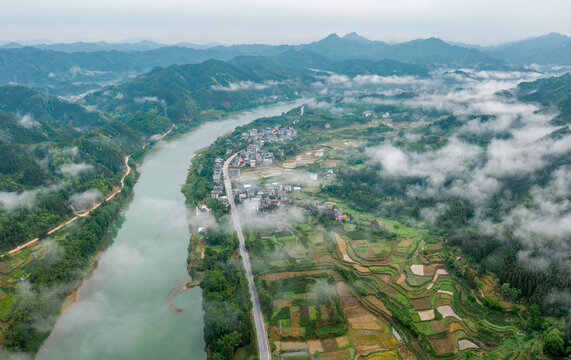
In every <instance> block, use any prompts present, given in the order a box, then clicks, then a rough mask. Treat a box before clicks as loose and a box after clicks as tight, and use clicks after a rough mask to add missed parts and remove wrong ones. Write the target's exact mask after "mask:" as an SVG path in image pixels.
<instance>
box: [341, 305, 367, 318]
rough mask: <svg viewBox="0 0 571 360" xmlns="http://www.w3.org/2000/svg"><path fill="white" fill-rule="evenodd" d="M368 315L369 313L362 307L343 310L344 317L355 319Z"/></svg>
mask: <svg viewBox="0 0 571 360" xmlns="http://www.w3.org/2000/svg"><path fill="white" fill-rule="evenodd" d="M368 313H369V312H368V311H367V310H365V309H364V308H362V307H354V308H351V309H347V310H345V317H347V318H356V317H359V316H363V315H367V314H368Z"/></svg>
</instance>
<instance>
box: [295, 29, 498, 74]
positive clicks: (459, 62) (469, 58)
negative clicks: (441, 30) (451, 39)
mask: <svg viewBox="0 0 571 360" xmlns="http://www.w3.org/2000/svg"><path fill="white" fill-rule="evenodd" d="M365 40H367V39H364V38H362V37H361V36H359V35H357V34H355V33H352V34H349V35H347V36H345V37H342V38H341V37H339V36H338V35H336V34H331V35H329V36H327V37H326V38H325V39H323V40H320V41H317V42H314V43H311V44H307V45H304V46H301V48H302V49H303V50H308V51H311V52H314V53H316V54H318V55H322V56H325V57H329V58H332V59H335V60H349V59H365V60H374V61H378V60H385V59H388V60H394V61H399V62H408V63H414V64H418V65H422V66H432V67H438V66H448V67H472V68H476V69H493V70H497V69H506V68H508V66H507V64H505V63H504V62H503V61H501V60H497V59H494V58H492V57H491V56H489V55H487V54H484V53H482V52H480V51H478V50H475V49H466V48H463V47H460V46H454V45H450V44H448V43H446V42H444V41H442V40H440V39H436V38H430V39H419V40H413V41H410V42H406V43H400V44H395V45H392V44H388V43H385V42H382V41H370V40H367V41H365Z"/></svg>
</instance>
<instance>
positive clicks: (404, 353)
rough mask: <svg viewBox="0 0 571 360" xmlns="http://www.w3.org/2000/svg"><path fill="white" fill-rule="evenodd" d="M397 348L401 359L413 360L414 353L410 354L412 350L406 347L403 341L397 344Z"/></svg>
mask: <svg viewBox="0 0 571 360" xmlns="http://www.w3.org/2000/svg"><path fill="white" fill-rule="evenodd" d="M398 350H399V354H400V356H401V358H402V359H403V360H415V357H414V355H412V352H411V351H410V350H409V349H408V348H407V347H406V345H405V344H404V343H402V344H400V345H399V347H398Z"/></svg>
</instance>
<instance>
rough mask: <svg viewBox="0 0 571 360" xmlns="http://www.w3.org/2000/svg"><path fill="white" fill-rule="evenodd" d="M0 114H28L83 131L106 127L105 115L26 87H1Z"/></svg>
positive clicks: (36, 118) (37, 118)
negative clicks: (0, 112) (1, 112)
mask: <svg viewBox="0 0 571 360" xmlns="http://www.w3.org/2000/svg"><path fill="white" fill-rule="evenodd" d="M0 111H4V112H7V113H10V114H13V115H18V114H19V115H22V116H24V115H29V116H31V117H33V118H34V119H35V120H42V121H45V122H48V123H59V124H69V125H70V126H72V127H75V128H80V129H90V128H95V127H99V126H103V125H104V124H105V122H106V121H107V120H106V118H105V117H104V116H103V114H101V113H99V112H96V111H88V110H86V109H85V108H84V107H82V106H79V105H76V104H71V103H69V102H67V101H64V100H61V99H58V98H54V97H50V96H46V95H43V94H41V93H39V92H37V91H35V90H32V89H30V88H27V87H24V86H15V85H5V86H0Z"/></svg>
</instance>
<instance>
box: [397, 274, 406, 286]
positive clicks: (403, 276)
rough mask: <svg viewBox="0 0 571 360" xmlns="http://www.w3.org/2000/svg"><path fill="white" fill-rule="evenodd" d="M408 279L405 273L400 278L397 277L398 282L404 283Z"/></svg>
mask: <svg viewBox="0 0 571 360" xmlns="http://www.w3.org/2000/svg"><path fill="white" fill-rule="evenodd" d="M405 280H406V275H405V274H400V276H399V278H398V279H397V284H399V285H400V284H402V283H403V282H404V281H405Z"/></svg>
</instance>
